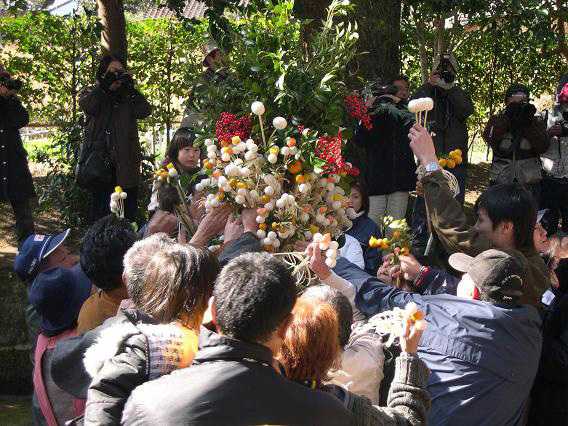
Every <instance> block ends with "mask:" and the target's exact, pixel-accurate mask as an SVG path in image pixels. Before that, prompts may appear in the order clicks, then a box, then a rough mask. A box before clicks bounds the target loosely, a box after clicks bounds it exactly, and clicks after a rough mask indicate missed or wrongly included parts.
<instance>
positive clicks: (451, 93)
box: [412, 54, 473, 203]
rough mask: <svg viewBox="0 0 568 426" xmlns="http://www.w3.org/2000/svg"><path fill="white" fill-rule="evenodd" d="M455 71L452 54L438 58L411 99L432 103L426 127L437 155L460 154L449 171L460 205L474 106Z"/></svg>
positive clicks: (455, 63)
mask: <svg viewBox="0 0 568 426" xmlns="http://www.w3.org/2000/svg"><path fill="white" fill-rule="evenodd" d="M457 70H458V64H457V61H456V59H455V57H454V56H453V55H452V54H443V55H441V56H439V57H437V58H436V59H435V60H434V67H433V71H432V74H431V75H430V78H429V79H428V82H427V83H426V84H424V85H423V86H421V87H420V88H418V90H417V91H416V93H414V95H413V96H412V99H417V98H424V97H429V98H432V99H433V100H434V109H433V110H432V111H430V113H429V114H428V124H427V127H428V128H429V130H430V131H431V132H433V133H434V135H433V138H434V145H435V147H436V154H438V155H443V154H448V153H449V152H450V151H453V150H455V149H460V150H461V151H462V154H463V159H464V162H463V164H461V165H459V166H457V167H456V168H454V169H451V170H450V171H451V172H452V173H453V174H454V175H455V176H456V178H457V180H458V183H459V185H460V194H459V195H458V200H459V201H460V202H461V203H463V202H464V198H465V181H466V164H467V150H468V145H467V126H466V120H467V118H468V117H469V116H470V115H471V114H473V103H472V102H471V99H470V97H469V95H468V94H467V93H466V92H464V91H463V89H462V88H461V87H459V86H457V85H456V74H457Z"/></svg>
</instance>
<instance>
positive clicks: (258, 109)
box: [250, 101, 266, 115]
mask: <svg viewBox="0 0 568 426" xmlns="http://www.w3.org/2000/svg"><path fill="white" fill-rule="evenodd" d="M250 110H251V111H252V113H253V114H255V115H262V114H264V112H265V111H266V109H265V108H264V104H263V103H262V102H259V101H255V102H253V103H252V105H251V106H250Z"/></svg>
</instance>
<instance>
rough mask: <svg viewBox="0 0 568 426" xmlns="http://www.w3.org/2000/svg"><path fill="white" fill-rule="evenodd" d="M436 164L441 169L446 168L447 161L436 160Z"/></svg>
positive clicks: (442, 159)
mask: <svg viewBox="0 0 568 426" xmlns="http://www.w3.org/2000/svg"><path fill="white" fill-rule="evenodd" d="M438 164H439V165H440V167H441V168H442V169H443V168H444V167H446V166H447V165H448V160H446V159H445V158H440V159H439V160H438Z"/></svg>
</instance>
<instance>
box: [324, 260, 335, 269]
mask: <svg viewBox="0 0 568 426" xmlns="http://www.w3.org/2000/svg"><path fill="white" fill-rule="evenodd" d="M325 264H326V265H327V266H328V267H329V268H332V269H333V268H335V265H337V261H336V260H335V259H332V258H330V257H328V258H327V259H325Z"/></svg>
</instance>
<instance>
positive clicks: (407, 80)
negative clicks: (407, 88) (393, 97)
mask: <svg viewBox="0 0 568 426" xmlns="http://www.w3.org/2000/svg"><path fill="white" fill-rule="evenodd" d="M395 81H406V82H407V83H410V78H408V76H407V75H404V74H400V75H397V76H396V77H395V78H393V79H392V80H390V81H389V84H394V82H395Z"/></svg>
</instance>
